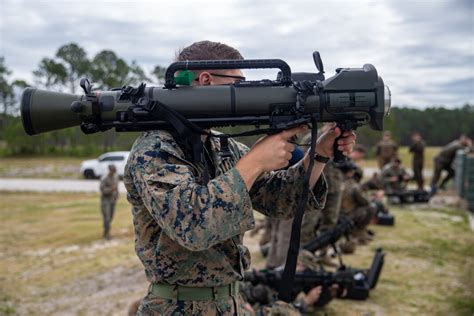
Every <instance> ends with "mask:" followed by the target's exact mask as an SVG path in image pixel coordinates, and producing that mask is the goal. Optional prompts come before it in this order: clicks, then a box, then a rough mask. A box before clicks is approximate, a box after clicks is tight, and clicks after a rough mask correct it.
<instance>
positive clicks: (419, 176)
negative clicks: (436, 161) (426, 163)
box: [412, 160, 424, 190]
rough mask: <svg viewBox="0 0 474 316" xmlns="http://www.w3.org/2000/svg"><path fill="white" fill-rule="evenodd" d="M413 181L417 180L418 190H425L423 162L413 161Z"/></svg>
mask: <svg viewBox="0 0 474 316" xmlns="http://www.w3.org/2000/svg"><path fill="white" fill-rule="evenodd" d="M412 167H413V179H414V180H415V182H416V184H417V186H418V189H419V190H423V185H424V180H423V161H420V160H413V163H412Z"/></svg>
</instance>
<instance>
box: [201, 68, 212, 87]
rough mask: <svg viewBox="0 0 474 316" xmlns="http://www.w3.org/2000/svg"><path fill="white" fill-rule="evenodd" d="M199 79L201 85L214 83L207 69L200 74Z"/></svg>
mask: <svg viewBox="0 0 474 316" xmlns="http://www.w3.org/2000/svg"><path fill="white" fill-rule="evenodd" d="M198 81H199V85H200V86H209V85H211V84H212V75H211V74H210V73H208V72H207V71H203V72H201V73H200V74H199V77H198Z"/></svg>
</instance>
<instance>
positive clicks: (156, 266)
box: [124, 131, 327, 287]
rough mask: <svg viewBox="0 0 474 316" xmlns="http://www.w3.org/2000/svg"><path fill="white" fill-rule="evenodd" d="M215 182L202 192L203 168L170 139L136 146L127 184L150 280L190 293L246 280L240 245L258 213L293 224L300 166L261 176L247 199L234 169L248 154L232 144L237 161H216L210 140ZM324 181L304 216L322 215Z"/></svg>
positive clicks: (149, 135)
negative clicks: (311, 212)
mask: <svg viewBox="0 0 474 316" xmlns="http://www.w3.org/2000/svg"><path fill="white" fill-rule="evenodd" d="M210 145H211V149H212V152H211V153H210V155H212V157H211V158H212V161H213V164H214V166H215V171H216V172H215V178H214V179H211V180H210V181H209V182H208V183H207V184H202V182H201V180H202V177H203V170H204V169H203V168H204V167H203V165H202V164H193V163H190V162H189V161H187V160H186V159H185V156H184V154H183V152H182V150H181V148H180V147H179V146H178V144H177V143H176V142H175V140H174V139H173V137H172V136H171V134H169V133H168V132H165V131H151V132H146V133H143V134H142V135H141V136H140V137H139V138H138V139H137V141H136V142H135V144H134V145H133V148H132V150H131V153H130V157H129V160H128V162H127V165H126V167H125V176H124V183H125V186H126V188H127V191H128V200H129V202H130V203H131V204H132V213H133V221H134V227H135V250H136V252H137V255H138V257H139V258H140V260H141V261H142V263H143V265H144V267H145V272H146V276H147V278H148V280H149V281H150V282H152V283H156V282H159V283H168V284H177V285H186V286H193V287H206V286H219V285H223V284H229V283H231V282H233V281H237V280H242V279H243V271H244V269H246V268H248V266H249V263H250V254H249V251H248V249H247V248H246V247H244V246H243V245H242V237H243V234H244V233H245V231H247V230H250V229H252V228H253V227H254V224H255V220H254V217H253V209H254V208H255V209H256V210H258V211H259V212H261V213H263V214H265V215H268V216H271V217H280V218H289V217H292V216H294V213H295V210H296V207H297V204H298V201H299V200H300V197H301V193H302V182H303V173H304V168H303V166H302V162H299V163H297V164H296V165H294V166H292V167H290V168H288V169H287V170H284V171H283V170H282V171H276V172H272V173H266V174H263V175H261V176H260V177H259V178H258V179H257V180H256V181H255V183H254V185H253V186H252V188H251V190H250V192H248V191H247V188H246V186H245V183H244V181H243V179H242V178H241V176H240V174H239V172H238V171H237V169H235V168H234V166H235V164H236V163H237V161H238V160H239V159H240V158H241V157H242V156H243V155H244V154H245V153H246V152H247V151H248V148H247V147H245V146H244V145H242V144H240V143H238V142H235V141H233V140H232V139H229V150H230V152H231V153H232V157H231V158H230V159H229V158H225V159H223V158H222V157H220V156H219V150H220V143H219V140H218V139H217V138H211V139H210ZM326 190H327V188H326V183H325V180H324V177H320V179H319V180H318V182H317V183H316V185H315V187H314V188H313V190H312V192H311V194H310V199H309V203H308V205H307V209H312V208H321V206H322V204H323V203H324V197H325V193H326Z"/></svg>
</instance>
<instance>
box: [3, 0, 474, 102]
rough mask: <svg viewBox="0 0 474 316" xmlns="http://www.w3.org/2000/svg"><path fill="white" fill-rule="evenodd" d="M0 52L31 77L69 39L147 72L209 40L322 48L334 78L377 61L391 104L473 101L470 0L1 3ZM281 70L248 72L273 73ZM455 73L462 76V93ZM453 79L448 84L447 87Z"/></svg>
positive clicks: (260, 52) (263, 49) (307, 57)
mask: <svg viewBox="0 0 474 316" xmlns="http://www.w3.org/2000/svg"><path fill="white" fill-rule="evenodd" d="M1 5H2V7H1V10H0V12H1V13H0V15H1V16H0V36H1V38H0V55H3V56H5V57H6V63H7V65H8V66H9V67H10V69H12V70H13V72H14V75H13V76H14V77H15V78H25V79H28V80H30V81H32V80H31V78H32V75H31V71H33V70H35V69H36V67H37V65H38V63H39V61H40V60H41V58H43V57H52V56H54V54H55V53H56V50H57V49H58V48H59V47H60V46H61V45H64V44H66V43H69V42H76V43H78V44H79V45H80V46H82V47H83V48H84V49H85V50H86V51H87V53H88V55H89V58H92V57H93V56H94V55H95V54H96V53H98V52H99V51H101V50H103V49H111V50H113V51H115V52H116V53H117V55H118V56H120V57H122V58H124V59H125V60H127V61H128V62H131V61H132V60H136V61H137V62H138V63H139V64H140V65H142V66H143V67H144V68H146V69H148V70H151V69H152V68H153V67H154V66H155V65H157V64H160V65H162V66H167V65H168V64H169V63H171V62H172V60H173V57H174V54H175V52H176V50H177V49H179V48H180V47H184V46H186V45H189V44H191V43H192V42H194V41H198V40H203V39H210V40H215V41H221V42H224V43H228V44H230V45H232V46H235V47H237V48H239V50H240V51H241V52H242V54H243V55H244V56H245V57H246V58H281V59H284V60H285V61H287V62H288V64H290V66H291V68H292V70H293V71H315V67H314V64H313V61H312V57H311V54H312V52H313V50H319V51H320V52H321V56H322V58H323V62H324V65H325V68H326V74H327V75H328V76H330V75H332V74H333V71H334V69H335V68H337V67H361V66H362V65H363V64H365V63H372V64H374V65H375V66H376V67H377V70H378V72H379V74H380V75H381V76H382V77H383V78H384V81H385V82H386V83H387V84H389V85H390V86H391V89H392V92H393V103H394V104H403V105H409V106H413V107H424V106H429V105H433V104H441V102H438V101H439V100H442V101H443V102H445V103H444V104H446V105H447V106H459V105H462V104H464V103H466V102H471V103H474V97H473V95H472V93H469V92H470V91H469V83H470V82H472V80H471V79H469V78H472V77H473V75H474V43H473V42H474V40H473V36H474V22H473V16H474V9H473V7H474V2H473V1H470V0H464V1H463V0H455V1H408V0H404V1H401V0H397V1H395V0H385V1H375V0H361V1H343V0H339V1H329V0H326V1H314V0H313V1H309V0H300V1H291V2H289V1H265V0H264V1H258V2H257V1H250V0H242V1H236V0H233V1H181V2H171V1H169V2H167V1H160V2H156V1H145V0H141V1H127V2H126V1H105V0H102V1H91V0H83V1H77V0H66V1H44V0H40V1H33V0H28V1H27V0H23V1H21V0H20V1H18V0H16V1H15V0H3V1H2V2H1ZM275 76H276V71H270V70H264V71H251V72H249V75H248V77H250V78H252V79H257V78H260V77H267V78H274V77H275ZM456 80H461V81H462V80H467V81H465V82H460V84H461V85H460V86H463V87H465V88H459V89H458V90H456V87H460V86H457V85H456V84H453V83H455V82H456ZM450 84H452V87H451V88H452V89H449V88H448V87H449V85H450Z"/></svg>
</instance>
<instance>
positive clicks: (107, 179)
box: [100, 165, 119, 239]
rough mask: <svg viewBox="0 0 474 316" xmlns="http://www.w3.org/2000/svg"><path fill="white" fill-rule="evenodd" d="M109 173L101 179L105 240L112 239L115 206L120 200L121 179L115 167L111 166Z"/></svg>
mask: <svg viewBox="0 0 474 316" xmlns="http://www.w3.org/2000/svg"><path fill="white" fill-rule="evenodd" d="M108 169H109V172H108V173H107V174H106V175H105V176H103V177H102V178H101V179H100V210H101V212H102V219H103V223H104V238H107V239H108V238H110V225H111V223H112V219H113V218H114V212H115V204H116V203H117V199H118V183H119V177H118V175H117V169H116V168H115V166H114V165H109V167H108Z"/></svg>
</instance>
